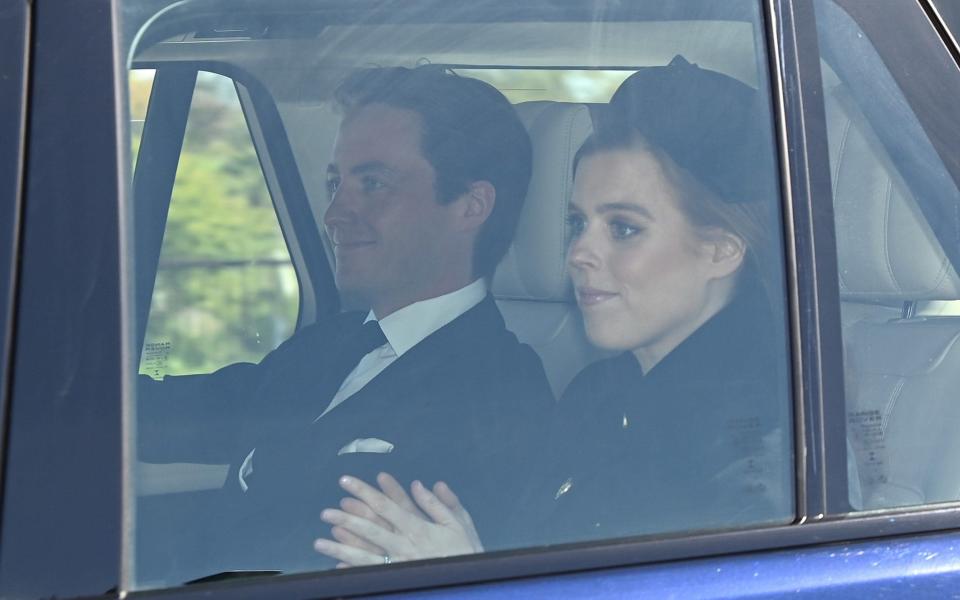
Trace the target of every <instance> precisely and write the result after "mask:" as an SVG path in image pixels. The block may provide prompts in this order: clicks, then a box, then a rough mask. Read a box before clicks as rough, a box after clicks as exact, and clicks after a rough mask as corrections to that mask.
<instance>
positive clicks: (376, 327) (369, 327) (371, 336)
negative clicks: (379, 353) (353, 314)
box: [351, 321, 387, 362]
mask: <svg viewBox="0 0 960 600" xmlns="http://www.w3.org/2000/svg"><path fill="white" fill-rule="evenodd" d="M353 341H354V343H355V344H351V345H355V347H356V352H357V354H356V357H357V360H356V362H360V360H361V359H362V358H363V357H364V356H366V355H367V354H369V353H370V352H373V351H374V350H376V349H377V348H379V347H380V346H382V345H384V344H386V343H387V336H385V335H384V334H383V329H381V328H380V322H379V321H367V322H366V323H364V324H363V325H361V326H360V330H359V331H358V332H357V334H356V335H355V336H354V338H353Z"/></svg>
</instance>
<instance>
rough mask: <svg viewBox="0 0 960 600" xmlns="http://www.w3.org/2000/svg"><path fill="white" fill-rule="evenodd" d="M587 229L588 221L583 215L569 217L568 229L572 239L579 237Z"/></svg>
mask: <svg viewBox="0 0 960 600" xmlns="http://www.w3.org/2000/svg"><path fill="white" fill-rule="evenodd" d="M586 227H587V223H586V221H585V220H584V219H583V216H581V215H567V229H568V230H569V231H570V237H571V238H575V237H579V236H580V234H582V233H583V230H584V229H585V228H586Z"/></svg>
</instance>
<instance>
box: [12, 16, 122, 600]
mask: <svg viewBox="0 0 960 600" xmlns="http://www.w3.org/2000/svg"><path fill="white" fill-rule="evenodd" d="M113 8H114V6H113V4H112V3H111V2H110V1H109V0H90V1H89V2H85V3H83V5H82V6H81V5H77V4H65V3H36V2H34V3H31V9H32V13H31V22H30V27H31V29H30V35H29V40H30V42H29V53H30V68H29V83H28V86H27V87H28V89H27V102H28V105H27V106H28V108H27V111H28V119H27V136H28V137H27V140H26V156H25V163H26V171H25V173H24V176H23V178H24V183H23V216H22V221H21V223H22V225H21V227H22V232H21V236H22V237H21V242H20V252H21V254H20V262H19V267H20V276H19V280H18V290H17V313H16V323H15V327H16V338H15V340H14V343H13V348H12V352H13V356H12V361H13V363H12V364H13V368H12V375H11V380H12V381H11V383H12V389H11V396H10V407H9V416H8V423H7V438H6V440H5V443H6V446H5V452H6V457H5V458H6V470H5V473H4V476H5V481H6V482H16V485H6V486H5V488H4V497H3V529H2V542H0V548H2V553H0V595H2V596H11V597H24V596H26V597H34V596H44V597H54V596H58V597H59V596H75V595H100V594H104V593H105V592H106V593H110V592H109V590H111V589H116V588H117V587H118V585H119V583H120V578H121V565H120V559H121V520H122V514H123V513H122V508H123V503H122V489H123V485H122V481H121V472H122V464H123V463H122V460H121V457H122V455H123V454H124V446H123V440H122V438H121V431H122V430H121V418H122V416H121V410H120V408H121V400H122V398H124V397H126V395H127V394H125V393H124V392H125V390H129V389H130V385H129V383H130V382H129V379H130V376H131V374H132V368H133V367H132V365H133V362H132V361H131V360H130V358H131V353H130V347H131V343H130V342H131V341H132V337H130V336H128V335H127V331H126V330H125V328H124V325H123V323H124V321H125V318H126V317H127V315H126V314H125V312H124V307H125V306H129V304H128V303H126V302H122V301H121V297H122V295H123V293H122V290H124V289H126V285H127V283H128V281H127V279H128V277H127V272H126V269H125V265H124V264H123V263H122V262H121V261H122V258H121V256H122V254H121V252H120V251H119V250H120V248H121V247H123V246H124V244H125V241H124V240H121V239H120V236H119V235H118V232H120V231H122V230H123V229H125V228H121V227H120V224H121V223H125V222H126V215H125V214H124V212H123V211H122V208H121V207H122V203H121V202H118V199H123V198H124V197H125V196H126V186H127V183H126V181H127V171H128V166H127V163H128V162H129V159H128V156H127V154H126V152H125V149H126V148H127V147H128V144H127V143H124V140H123V138H122V137H121V136H120V134H121V133H122V132H123V123H122V122H121V118H123V117H122V115H124V113H125V108H124V107H125V106H126V95H125V92H124V91H123V90H122V89H120V88H119V87H118V82H120V81H123V80H124V79H123V78H121V77H118V73H119V71H118V68H117V67H118V64H119V60H118V53H117V46H116V44H115V42H116V40H115V38H114V27H113V25H114V23H115V22H116V21H115V19H114V14H113ZM77 90H82V92H83V93H77ZM63 99H69V100H70V101H69V102H63ZM121 149H123V150H121ZM78 157H82V158H83V160H78ZM78 190H79V191H78ZM65 199H75V200H76V201H73V202H65V201H64V200H65ZM80 348H83V352H71V349H77V350H79V349H80ZM118 366H119V367H120V370H119V371H118ZM54 440H55V442H54ZM90 465H95V466H96V468H95V469H89V466H90ZM88 471H89V472H88Z"/></svg>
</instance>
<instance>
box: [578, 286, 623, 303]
mask: <svg viewBox="0 0 960 600" xmlns="http://www.w3.org/2000/svg"><path fill="white" fill-rule="evenodd" d="M616 295H617V294H616V293H614V292H608V291H606V290H598V289H596V288H591V287H578V288H577V303H578V304H579V305H580V306H594V305H597V304H600V303H601V302H606V301H607V300H609V299H611V298H613V297H615V296H616Z"/></svg>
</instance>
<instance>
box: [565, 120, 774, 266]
mask: <svg viewBox="0 0 960 600" xmlns="http://www.w3.org/2000/svg"><path fill="white" fill-rule="evenodd" d="M605 125H607V126H603V127H598V128H597V131H595V132H594V133H593V134H592V135H590V137H588V138H587V139H586V141H584V143H583V145H581V146H580V149H579V150H577V153H576V155H574V159H573V171H574V175H576V170H577V167H578V166H579V164H580V162H581V161H583V160H584V159H586V158H588V157H591V156H594V155H596V154H602V153H605V152H615V151H618V150H640V151H643V152H646V153H649V154H650V155H651V156H653V157H654V158H655V159H656V161H657V163H658V164H659V166H660V168H661V170H662V172H663V174H664V176H665V177H666V179H667V181H668V182H669V183H670V184H671V185H672V186H673V188H674V189H675V190H677V192H678V194H677V199H678V200H679V206H678V208H679V209H680V211H681V212H682V213H683V215H684V216H685V217H686V218H687V220H688V221H689V222H690V224H691V225H692V226H693V227H694V229H695V230H697V231H698V232H701V233H703V232H706V231H707V230H709V229H713V228H718V229H722V230H723V231H726V232H729V233H731V234H733V235H735V236H736V237H738V238H740V239H741V240H743V242H744V245H745V246H746V256H745V260H744V264H745V265H747V264H750V265H753V267H754V268H755V269H756V270H757V272H758V273H760V274H762V275H765V274H767V273H768V271H770V270H771V269H776V266H777V264H778V263H779V260H778V259H777V260H774V259H773V257H775V256H776V255H777V253H776V252H775V248H774V247H773V237H774V236H772V235H771V232H770V229H769V228H770V224H771V223H773V222H775V221H774V220H773V218H772V217H773V215H771V214H770V213H771V211H772V201H771V202H728V201H725V200H724V199H722V198H721V197H720V196H719V195H718V194H717V193H716V192H714V191H713V190H711V189H710V188H708V187H707V186H706V185H704V184H703V183H702V182H701V181H700V180H699V179H698V178H697V176H696V174H695V173H691V172H690V171H689V170H688V169H686V168H684V167H682V166H680V165H679V164H677V161H676V160H674V159H673V158H672V157H671V156H670V154H668V153H667V152H666V151H665V150H664V149H663V148H661V147H658V146H656V145H654V144H653V143H651V142H650V141H648V140H647V139H646V138H644V137H643V135H642V134H641V133H640V132H639V131H637V130H636V129H633V128H630V127H628V126H625V125H624V124H623V123H619V124H618V123H614V122H607V123H606V124H605ZM766 263H770V264H766Z"/></svg>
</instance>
